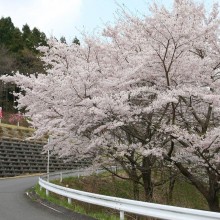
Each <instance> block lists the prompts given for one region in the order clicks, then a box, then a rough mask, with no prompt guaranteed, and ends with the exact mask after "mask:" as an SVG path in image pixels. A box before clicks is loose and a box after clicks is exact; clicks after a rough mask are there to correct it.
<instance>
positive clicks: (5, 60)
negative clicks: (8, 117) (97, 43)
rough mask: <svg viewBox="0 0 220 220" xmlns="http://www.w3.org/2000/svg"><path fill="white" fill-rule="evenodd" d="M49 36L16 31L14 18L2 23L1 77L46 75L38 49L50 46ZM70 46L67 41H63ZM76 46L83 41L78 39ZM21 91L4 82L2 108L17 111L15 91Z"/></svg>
mask: <svg viewBox="0 0 220 220" xmlns="http://www.w3.org/2000/svg"><path fill="white" fill-rule="evenodd" d="M47 40H48V39H47V36H46V34H45V33H44V32H42V31H40V30H39V29H38V28H36V27H34V28H33V29H31V28H30V26H29V25H28V24H24V25H23V27H22V29H21V30H20V29H19V28H18V27H16V26H15V25H14V24H13V22H12V19H11V18H10V17H2V18H1V19H0V76H2V75H13V74H14V73H15V72H17V71H19V72H20V73H22V74H25V75H29V74H33V73H44V72H45V70H44V66H43V62H42V61H41V59H40V55H41V54H40V52H39V51H38V50H37V47H38V46H46V45H47ZM59 41H60V42H62V43H66V39H65V37H64V36H63V37H61V38H60V39H59ZM73 43H78V44H79V40H78V39H77V38H76V37H75V38H74V39H73ZM17 90H18V88H16V86H15V85H14V84H10V83H8V84H4V83H3V82H2V81H0V107H2V108H3V111H9V112H13V111H16V110H15V109H14V108H13V106H14V105H15V104H16V103H15V100H14V96H13V95H12V92H13V91H17Z"/></svg>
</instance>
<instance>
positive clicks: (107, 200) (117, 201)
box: [39, 171, 220, 220]
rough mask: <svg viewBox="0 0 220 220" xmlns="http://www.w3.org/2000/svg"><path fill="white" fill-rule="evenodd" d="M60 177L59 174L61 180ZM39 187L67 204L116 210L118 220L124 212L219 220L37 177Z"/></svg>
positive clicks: (209, 214)
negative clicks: (96, 192) (79, 202)
mask: <svg viewBox="0 0 220 220" xmlns="http://www.w3.org/2000/svg"><path fill="white" fill-rule="evenodd" d="M80 173H81V174H82V171H80ZM74 175H76V173H74ZM62 176H63V175H62V174H61V173H60V177H61V180H62ZM39 185H40V187H41V188H45V189H46V194H47V195H49V192H54V193H56V194H58V195H62V196H64V197H67V198H68V202H69V203H71V201H72V199H75V200H79V201H82V202H86V203H90V204H94V205H100V206H104V207H108V208H112V209H115V210H118V211H119V212H120V220H124V213H125V212H128V213H133V214H137V215H141V216H148V217H154V218H158V219H164V220H165V219H166V220H220V213H216V212H209V211H202V210H196V209H188V208H180V207H175V206H169V205H160V204H154V203H148V202H141V201H136V200H129V199H122V198H117V197H111V196H104V195H99V194H94V193H89V192H84V191H79V190H75V189H70V188H66V187H62V186H59V185H56V184H53V183H50V182H48V181H46V180H44V179H43V178H41V177H39Z"/></svg>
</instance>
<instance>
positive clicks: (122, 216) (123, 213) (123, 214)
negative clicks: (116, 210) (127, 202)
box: [120, 211, 125, 220]
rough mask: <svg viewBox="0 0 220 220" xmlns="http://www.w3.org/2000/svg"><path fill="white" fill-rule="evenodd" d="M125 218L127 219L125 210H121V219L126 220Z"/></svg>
mask: <svg viewBox="0 0 220 220" xmlns="http://www.w3.org/2000/svg"><path fill="white" fill-rule="evenodd" d="M124 219H125V212H124V211H120V220H124Z"/></svg>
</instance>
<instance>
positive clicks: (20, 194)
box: [0, 177, 83, 220]
mask: <svg viewBox="0 0 220 220" xmlns="http://www.w3.org/2000/svg"><path fill="white" fill-rule="evenodd" d="M37 181H38V177H25V178H16V179H14V178H13V179H1V180H0V220H61V219H62V220H70V219H71V220H72V219H74V220H78V219H83V218H78V217H73V216H71V217H70V216H67V215H66V214H65V213H63V212H57V211H55V210H53V209H51V208H48V207H46V206H44V205H43V204H41V203H38V202H35V201H33V200H31V199H30V198H29V197H28V196H27V195H26V191H27V190H28V189H30V188H31V187H33V186H34V185H35V184H36V183H37ZM58 210H59V209H58Z"/></svg>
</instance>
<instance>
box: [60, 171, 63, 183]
mask: <svg viewBox="0 0 220 220" xmlns="http://www.w3.org/2000/svg"><path fill="white" fill-rule="evenodd" d="M62 182H63V173H62V172H60V183H62Z"/></svg>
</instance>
